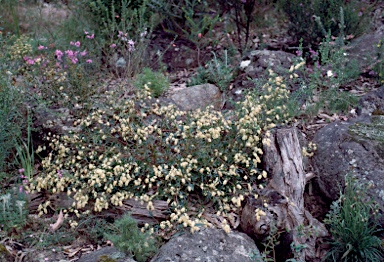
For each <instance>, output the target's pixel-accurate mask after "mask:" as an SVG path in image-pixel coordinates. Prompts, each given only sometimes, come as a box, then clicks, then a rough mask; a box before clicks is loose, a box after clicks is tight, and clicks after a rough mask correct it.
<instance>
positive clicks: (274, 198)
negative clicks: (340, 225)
mask: <svg viewBox="0 0 384 262" xmlns="http://www.w3.org/2000/svg"><path fill="white" fill-rule="evenodd" d="M270 140H271V143H270V145H269V146H264V148H263V151H264V156H263V160H264V169H265V171H267V173H268V177H269V181H268V184H267V187H266V188H264V189H262V190H260V191H259V198H258V199H254V198H248V200H247V203H246V205H245V207H244V209H243V212H242V216H241V222H240V225H241V227H242V229H243V230H244V231H245V232H246V233H248V234H250V235H252V236H253V237H254V238H256V239H263V238H264V237H265V236H267V235H268V234H269V233H270V231H271V227H272V226H271V225H272V223H274V225H275V226H276V227H277V229H278V230H281V231H284V230H287V231H288V232H290V233H291V237H292V242H293V244H294V245H295V246H296V247H298V246H302V247H303V246H304V245H305V248H304V249H302V250H301V251H300V252H298V253H297V254H296V255H297V256H298V257H296V259H299V261H316V259H317V258H316V240H317V238H320V237H325V236H327V235H328V231H327V230H326V228H325V227H324V225H323V224H322V223H320V222H319V221H318V220H317V219H315V218H314V217H312V215H311V214H310V213H309V212H308V211H306V210H305V208H304V190H305V184H306V182H307V178H308V177H307V176H306V175H305V172H304V168H303V164H302V156H301V148H300V144H299V140H298V137H297V130H296V128H284V129H276V130H275V131H274V132H272V134H271V137H270ZM265 204H267V206H265ZM256 208H259V209H262V210H264V211H265V213H266V215H265V216H263V217H261V218H260V220H259V221H257V220H256V217H255V210H256Z"/></svg>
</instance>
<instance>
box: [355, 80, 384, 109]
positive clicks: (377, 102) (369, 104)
mask: <svg viewBox="0 0 384 262" xmlns="http://www.w3.org/2000/svg"><path fill="white" fill-rule="evenodd" d="M358 113H359V115H371V114H374V115H384V86H382V87H380V88H379V89H378V90H376V91H374V92H371V93H368V94H366V95H365V96H364V97H363V98H362V99H360V101H359V108H358Z"/></svg>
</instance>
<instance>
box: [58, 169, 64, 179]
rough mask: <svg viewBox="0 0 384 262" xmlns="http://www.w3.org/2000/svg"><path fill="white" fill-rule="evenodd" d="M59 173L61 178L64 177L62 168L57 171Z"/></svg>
mask: <svg viewBox="0 0 384 262" xmlns="http://www.w3.org/2000/svg"><path fill="white" fill-rule="evenodd" d="M57 175H58V176H59V178H62V177H63V173H61V170H58V171H57Z"/></svg>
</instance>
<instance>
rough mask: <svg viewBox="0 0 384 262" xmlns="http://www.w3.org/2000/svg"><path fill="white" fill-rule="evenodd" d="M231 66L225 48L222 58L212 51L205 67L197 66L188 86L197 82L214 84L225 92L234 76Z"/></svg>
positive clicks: (197, 83)
mask: <svg viewBox="0 0 384 262" xmlns="http://www.w3.org/2000/svg"><path fill="white" fill-rule="evenodd" d="M233 71H234V70H233V68H232V67H231V64H230V62H229V59H228V55H227V50H225V51H224V56H223V58H218V57H217V56H216V54H215V53H213V59H212V60H211V61H209V62H208V63H207V64H206V65H205V67H199V69H198V70H197V75H196V76H194V77H192V78H191V80H190V82H189V83H188V85H189V86H192V85H199V84H206V83H210V84H214V85H216V86H217V87H219V88H220V90H221V91H223V92H225V91H227V90H228V89H229V84H230V83H231V81H232V80H233V78H234V75H233Z"/></svg>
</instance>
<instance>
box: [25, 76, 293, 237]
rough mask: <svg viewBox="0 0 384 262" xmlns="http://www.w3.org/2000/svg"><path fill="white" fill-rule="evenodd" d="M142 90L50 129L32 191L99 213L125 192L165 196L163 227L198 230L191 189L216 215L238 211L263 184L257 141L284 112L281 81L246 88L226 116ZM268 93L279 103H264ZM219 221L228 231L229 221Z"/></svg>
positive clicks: (132, 195)
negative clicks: (69, 125) (63, 196)
mask: <svg viewBox="0 0 384 262" xmlns="http://www.w3.org/2000/svg"><path fill="white" fill-rule="evenodd" d="M273 78H274V79H277V78H278V77H277V76H275V75H273ZM276 81H277V80H276ZM147 90H149V89H147ZM145 93H146V94H145V96H144V97H143V94H142V93H138V96H137V97H136V100H128V101H127V100H117V99H116V98H114V97H113V96H112V94H111V93H108V96H109V98H108V99H107V101H108V104H107V105H106V107H105V108H99V109H97V110H94V111H93V112H91V113H90V114H89V115H88V116H87V117H85V118H82V119H78V120H77V121H75V125H76V126H79V127H81V129H82V132H81V134H80V133H74V134H71V135H65V136H55V135H53V136H52V135H49V136H47V138H46V139H47V141H48V142H49V147H50V148H51V152H50V153H49V155H48V156H47V157H46V158H45V159H43V161H42V165H43V168H44V172H43V173H42V174H41V175H40V176H38V177H36V178H35V179H34V180H33V181H32V183H31V184H30V188H29V190H31V191H40V190H50V191H51V192H52V193H56V192H67V193H68V195H71V196H72V197H73V198H74V200H75V203H74V206H73V207H72V208H71V209H70V210H69V211H72V212H76V213H78V212H79V211H80V212H81V211H84V209H93V210H94V211H95V212H100V211H102V210H103V209H107V208H109V207H111V205H113V206H119V205H122V203H123V201H124V200H126V199H130V198H136V199H138V200H140V201H143V202H145V203H146V205H147V208H148V210H150V211H151V210H153V209H154V207H153V200H155V199H161V200H167V202H168V203H169V205H170V207H171V210H172V214H171V215H170V220H169V221H168V222H163V223H162V224H161V226H162V227H172V226H173V225H174V224H182V225H184V226H189V227H190V228H191V230H192V231H196V230H198V226H197V225H198V223H203V224H207V223H208V222H207V221H205V220H204V219H202V218H201V215H202V213H203V212H204V207H201V208H200V209H199V210H197V211H194V212H195V215H193V216H192V215H191V213H188V212H189V211H190V210H189V209H188V208H189V207H188V201H187V200H188V199H189V200H190V199H191V196H193V195H195V196H199V197H200V198H203V199H207V200H210V201H212V203H214V205H215V208H216V210H217V212H218V213H217V214H218V215H225V214H226V213H230V212H233V211H236V210H238V209H239V208H240V207H241V202H242V200H244V196H245V195H248V194H256V193H255V191H254V188H253V186H255V185H257V186H258V187H263V180H264V179H265V178H266V177H267V173H266V172H265V171H262V170H261V169H260V167H259V164H260V162H261V155H262V149H261V145H262V143H264V144H268V143H269V142H270V141H269V138H268V137H269V131H268V130H269V129H271V128H273V127H275V126H276V124H278V123H281V122H284V120H285V119H286V117H287V115H286V112H285V105H284V100H285V99H286V96H287V90H286V89H285V88H284V85H283V84H282V80H280V88H276V89H273V90H272V88H269V86H267V85H266V86H265V90H264V94H263V95H262V96H261V97H259V95H257V96H256V95H255V96H254V95H252V94H250V95H248V96H247V97H246V99H245V100H244V101H243V102H241V103H239V104H238V110H236V111H235V112H233V113H231V114H228V115H226V114H224V113H222V112H218V111H214V110H212V109H210V108H208V109H207V110H198V111H195V112H191V113H187V112H184V111H179V110H177V109H176V108H175V107H174V106H172V105H169V106H160V105H159V104H158V103H156V102H155V103H152V102H149V103H147V102H146V101H151V100H148V99H151V97H150V96H149V94H150V93H149V92H148V91H145ZM271 100H275V101H276V102H277V101H280V106H279V107H269V103H268V102H269V101H271ZM273 104H276V103H273ZM139 105H140V106H139ZM138 106H139V107H138ZM41 150H42V149H41V148H39V149H38V150H37V151H41ZM59 173H60V174H61V175H59ZM255 197H257V195H255ZM47 205H49V203H46V204H44V205H42V206H41V207H40V210H41V214H42V213H43V212H44V211H46V206H47ZM44 209H45V210H44ZM84 212H85V213H87V212H89V211H84ZM260 213H262V210H260ZM199 218H201V219H199ZM223 228H224V229H226V230H229V225H228V223H227V222H226V221H225V222H223Z"/></svg>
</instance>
